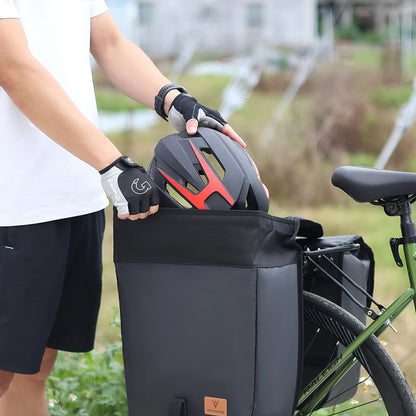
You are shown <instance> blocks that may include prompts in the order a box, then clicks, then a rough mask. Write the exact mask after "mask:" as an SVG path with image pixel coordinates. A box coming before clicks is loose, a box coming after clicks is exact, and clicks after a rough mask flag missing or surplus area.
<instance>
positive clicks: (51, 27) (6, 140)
mask: <svg viewBox="0 0 416 416" xmlns="http://www.w3.org/2000/svg"><path fill="white" fill-rule="evenodd" d="M107 10H108V9H107V6H106V4H105V1H104V0H0V18H19V19H20V20H21V23H22V25H23V28H24V30H25V34H26V37H27V40H28V44H29V48H30V50H31V52H32V54H33V55H34V56H35V57H36V58H37V59H38V60H39V61H40V62H41V63H42V64H43V65H44V66H45V67H46V69H48V71H49V72H50V73H51V74H52V75H53V76H54V77H55V78H56V80H57V81H58V82H59V84H60V85H61V86H62V88H63V89H64V90H65V91H66V93H67V94H68V96H69V97H70V98H71V99H72V101H73V102H74V103H75V104H76V105H77V107H78V108H79V109H80V110H81V111H82V112H83V114H84V115H85V116H86V117H87V118H88V119H89V120H90V121H91V122H93V123H94V124H96V125H97V120H98V117H97V109H96V102H95V96H94V88H93V83H92V75H91V68H90V55H89V47H90V19H91V17H94V16H97V15H99V14H101V13H104V12H106V11H107ZM107 204H108V200H107V198H106V196H105V194H104V192H103V189H102V187H101V182H100V177H99V173H98V172H97V171H96V170H95V169H94V168H92V167H91V166H89V165H87V164H86V163H84V162H82V161H81V160H79V159H78V158H77V157H75V156H73V155H72V154H71V153H69V152H68V151H66V150H65V149H63V148H62V147H60V146H59V145H58V144H56V143H55V142H54V141H53V140H51V139H49V138H48V137H47V136H46V135H44V134H43V133H42V132H41V131H40V130H39V129H38V128H37V127H36V126H35V125H34V124H33V123H31V122H30V121H29V120H28V119H27V118H26V117H25V116H24V115H23V114H22V113H21V112H20V111H19V110H18V109H17V108H16V106H15V105H14V104H13V103H12V101H11V100H10V98H9V97H8V95H7V94H6V93H5V91H4V90H3V89H2V88H0V226H9V225H24V224H33V223H39V222H45V221H51V220H55V219H60V218H68V217H73V216H78V215H82V214H87V213H91V212H95V211H98V210H100V209H103V208H104V207H105V206H106V205H107Z"/></svg>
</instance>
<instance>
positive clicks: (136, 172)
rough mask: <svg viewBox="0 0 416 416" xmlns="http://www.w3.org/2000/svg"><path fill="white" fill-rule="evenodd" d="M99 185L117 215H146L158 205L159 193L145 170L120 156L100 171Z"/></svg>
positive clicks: (127, 158) (125, 157)
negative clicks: (152, 207)
mask: <svg viewBox="0 0 416 416" xmlns="http://www.w3.org/2000/svg"><path fill="white" fill-rule="evenodd" d="M100 174H101V183H102V186H103V188H104V191H105V193H106V194H107V196H108V197H109V198H110V199H111V200H112V201H113V204H114V206H115V207H116V208H117V211H118V213H119V215H129V214H130V215H135V214H139V213H146V212H148V211H149V209H150V207H151V206H153V205H158V204H159V192H158V190H157V188H156V185H155V184H154V182H153V180H152V178H151V177H150V176H149V174H148V173H147V172H146V170H145V169H144V168H143V167H142V166H140V165H138V164H137V163H135V162H133V161H132V160H131V159H130V158H129V157H127V156H121V157H119V158H118V159H117V160H116V161H114V162H113V163H112V164H111V165H109V166H107V167H106V168H105V169H103V170H101V171H100Z"/></svg>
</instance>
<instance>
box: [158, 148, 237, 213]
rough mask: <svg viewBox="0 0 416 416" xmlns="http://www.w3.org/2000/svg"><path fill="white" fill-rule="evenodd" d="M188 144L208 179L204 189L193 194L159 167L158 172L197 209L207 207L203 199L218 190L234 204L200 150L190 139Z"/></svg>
mask: <svg viewBox="0 0 416 416" xmlns="http://www.w3.org/2000/svg"><path fill="white" fill-rule="evenodd" d="M190 144H191V147H192V149H193V151H194V153H195V156H196V157H197V159H198V161H199V163H200V164H201V166H202V168H203V170H204V172H205V175H206V177H207V179H208V183H207V185H206V187H205V188H204V189H202V190H201V191H200V192H199V193H197V194H194V193H193V192H191V191H190V190H189V189H187V188H185V187H184V186H182V185H181V184H179V183H178V182H176V181H175V180H174V179H172V178H171V177H170V176H169V175H167V174H166V173H165V172H163V171H162V170H160V169H159V171H160V173H161V174H162V175H163V176H164V177H165V178H166V179H167V181H168V182H169V183H170V184H171V185H172V186H173V187H174V188H175V189H176V190H177V191H178V192H179V193H180V194H181V195H182V196H183V197H184V198H186V199H187V200H188V201H189V202H190V203H191V204H192V205H193V206H194V207H196V208H198V209H207V207H206V205H205V201H206V200H207V198H208V197H209V196H210V195H212V194H213V193H215V192H218V193H219V194H220V195H221V196H222V197H223V198H224V199H225V200H226V201H227V202H228V203H229V204H230V205H231V206H232V205H234V202H235V201H234V199H233V198H232V196H231V195H230V194H229V193H228V191H227V190H226V189H225V187H224V185H223V184H222V183H221V181H220V180H219V178H218V176H217V174H216V173H215V172H214V171H213V170H212V169H211V167H210V166H209V164H208V163H207V161H206V160H205V158H204V157H203V155H202V154H201V152H200V151H199V150H198V149H197V148H196V147H195V146H194V144H193V143H192V142H191V141H190Z"/></svg>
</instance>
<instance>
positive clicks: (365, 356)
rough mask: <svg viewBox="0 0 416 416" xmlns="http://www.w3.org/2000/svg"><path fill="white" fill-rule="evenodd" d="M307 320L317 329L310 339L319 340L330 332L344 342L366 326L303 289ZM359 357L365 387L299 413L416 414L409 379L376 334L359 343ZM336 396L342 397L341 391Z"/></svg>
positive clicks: (336, 339)
mask: <svg viewBox="0 0 416 416" xmlns="http://www.w3.org/2000/svg"><path fill="white" fill-rule="evenodd" d="M304 320H305V328H307V329H308V330H309V331H311V330H312V331H314V333H315V336H314V337H313V338H312V340H310V342H317V339H318V337H319V336H325V337H328V336H330V337H332V338H333V340H334V341H337V342H339V344H340V345H343V346H345V345H347V344H348V343H350V342H351V340H352V339H354V338H355V337H356V336H357V335H358V334H360V333H361V332H362V331H363V330H364V329H365V326H364V325H363V324H362V323H361V322H359V321H358V320H357V319H356V318H355V317H354V316H352V315H351V314H350V313H348V312H347V311H345V310H344V309H342V308H340V307H339V306H338V305H335V304H334V303H332V302H330V301H328V300H326V299H324V298H322V297H320V296H317V295H314V294H312V293H309V292H304ZM310 347H311V345H305V348H304V350H305V357H304V360H305V362H307V360H308V356H307V353H308V351H310ZM356 357H357V359H358V361H359V363H360V364H361V365H362V367H363V372H365V374H364V373H363V374H362V376H361V378H360V383H357V384H360V386H361V387H363V388H361V387H359V386H358V387H359V388H358V390H357V393H356V394H355V396H354V399H353V400H349V401H348V402H346V403H343V404H339V405H338V404H337V405H331V401H328V402H327V403H325V407H326V410H319V409H314V410H313V411H310V412H309V413H302V412H301V411H300V410H299V409H298V410H297V413H296V414H297V415H325V416H330V415H340V416H342V415H344V414H345V415H347V414H348V415H351V416H353V415H367V414H371V415H374V416H384V415H389V416H415V415H416V403H415V400H414V397H413V394H412V391H411V390H410V387H409V385H408V383H407V382H406V379H405V378H404V376H403V374H402V373H401V371H400V369H399V367H398V365H397V363H396V362H395V361H394V360H393V358H392V357H391V356H390V354H389V353H388V352H387V350H386V349H385V348H384V347H383V345H382V344H381V343H380V341H379V340H378V339H377V338H376V337H375V336H372V337H371V338H369V339H368V340H367V341H366V342H365V343H364V345H362V347H360V349H359V351H358V352H357V354H356ZM322 370H323V368H322ZM341 382H342V380H341ZM369 385H370V386H369ZM371 385H372V386H371ZM356 389H357V385H355V386H353V385H350V386H344V390H345V391H348V390H356ZM363 390H364V391H363ZM340 394H343V393H342V392H341V393H340ZM347 394H348V393H347ZM337 399H338V400H337ZM333 400H334V401H339V395H337V396H336V397H335V398H333ZM344 409H345V410H344ZM347 410H348V413H347ZM344 412H345V413H344Z"/></svg>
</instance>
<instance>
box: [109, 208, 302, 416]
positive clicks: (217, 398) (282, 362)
mask: <svg viewBox="0 0 416 416" xmlns="http://www.w3.org/2000/svg"><path fill="white" fill-rule="evenodd" d="M114 227H115V228H114V238H115V253H114V258H115V263H116V272H117V279H118V287H119V296H120V309H121V322H122V339H123V353H124V365H125V376H126V385H127V397H128V407H129V415H130V416H142V415H145V416H184V415H188V416H202V415H214V416H227V415H228V416H270V415H273V416H288V415H292V414H293V412H294V408H295V406H296V401H297V397H298V392H299V388H300V381H301V380H300V379H301V377H300V372H301V366H302V341H301V338H302V312H301V303H302V302H301V300H300V299H301V295H302V293H301V292H302V291H301V285H302V282H301V279H302V277H301V273H300V270H299V264H300V261H299V260H300V249H299V246H298V245H297V243H296V235H297V231H298V228H299V220H298V219H295V218H290V219H289V218H288V219H281V218H276V217H273V216H271V215H268V214H265V213H262V212H260V211H199V210H181V209H161V211H160V212H159V213H158V214H156V215H153V216H151V217H150V218H148V219H146V220H144V221H135V222H131V221H121V220H118V219H117V218H116V217H115V220H114Z"/></svg>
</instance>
